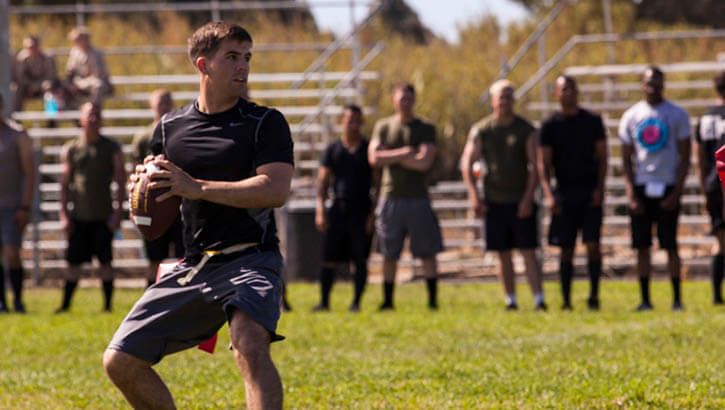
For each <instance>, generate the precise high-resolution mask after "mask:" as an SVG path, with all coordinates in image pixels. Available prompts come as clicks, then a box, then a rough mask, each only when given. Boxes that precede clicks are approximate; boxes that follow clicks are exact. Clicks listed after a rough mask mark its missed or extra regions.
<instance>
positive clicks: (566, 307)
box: [561, 303, 574, 310]
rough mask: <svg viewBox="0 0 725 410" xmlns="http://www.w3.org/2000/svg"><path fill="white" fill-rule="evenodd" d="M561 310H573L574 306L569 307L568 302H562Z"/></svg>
mask: <svg viewBox="0 0 725 410" xmlns="http://www.w3.org/2000/svg"><path fill="white" fill-rule="evenodd" d="M561 310H574V308H573V307H571V304H570V303H564V304H563V305H561Z"/></svg>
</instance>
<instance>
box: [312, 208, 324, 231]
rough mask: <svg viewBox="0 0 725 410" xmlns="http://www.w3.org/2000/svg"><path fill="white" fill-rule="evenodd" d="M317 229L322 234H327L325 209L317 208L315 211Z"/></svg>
mask: <svg viewBox="0 0 725 410" xmlns="http://www.w3.org/2000/svg"><path fill="white" fill-rule="evenodd" d="M315 227H317V230H318V231H320V233H325V232H327V215H325V210H324V209H320V208H317V210H316V211H315Z"/></svg>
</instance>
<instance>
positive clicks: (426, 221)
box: [368, 84, 443, 310]
mask: <svg viewBox="0 0 725 410" xmlns="http://www.w3.org/2000/svg"><path fill="white" fill-rule="evenodd" d="M414 105H415V89H414V88H413V86H412V85H410V84H400V85H397V86H396V87H395V88H394V90H393V107H394V109H395V115H393V116H391V117H388V118H384V119H381V120H379V121H378V122H377V123H376V124H375V128H374V130H373V137H372V141H371V142H370V145H369V147H368V160H369V161H370V165H372V166H373V167H378V168H382V170H383V177H382V182H381V189H380V201H379V203H378V206H377V209H376V210H375V216H376V218H375V231H376V233H377V236H378V242H377V248H378V249H377V250H378V252H380V253H382V254H383V290H384V293H383V296H384V299H383V304H382V305H381V306H380V310H389V309H393V288H394V284H395V274H396V271H397V268H398V259H399V258H400V253H401V251H402V249H403V241H404V240H405V237H406V236H409V237H410V252H411V253H412V254H413V256H414V257H416V258H420V259H421V261H422V262H423V274H424V275H425V277H426V282H427V288H428V307H429V308H430V309H437V308H438V302H437V296H436V293H437V282H436V277H437V276H438V266H437V262H436V254H437V253H438V252H440V251H442V250H443V240H442V238H441V233H440V227H439V226H438V218H437V217H436V215H435V213H434V212H433V209H432V207H431V204H430V199H429V197H428V186H427V184H426V175H427V173H428V171H429V170H430V168H431V167H432V166H433V160H434V159H435V155H436V147H435V137H436V132H435V127H433V125H431V124H429V123H427V122H425V121H423V120H421V119H420V118H417V117H416V116H415V115H414V114H413V106H414Z"/></svg>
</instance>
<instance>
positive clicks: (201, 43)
mask: <svg viewBox="0 0 725 410" xmlns="http://www.w3.org/2000/svg"><path fill="white" fill-rule="evenodd" d="M227 39H231V40H236V41H239V42H240V43H243V42H245V41H248V42H250V43H251V42H252V36H251V35H249V32H247V30H245V29H244V28H243V27H242V26H240V25H238V24H229V23H225V22H223V21H214V22H211V23H207V24H204V25H203V26H201V27H199V28H198V29H197V30H196V31H195V32H194V34H192V35H191V37H189V40H188V50H189V58H190V59H191V62H192V63H193V64H195V65H196V59H197V58H199V57H200V56H204V57H211V56H213V55H214V53H216V51H217V50H218V49H219V45H220V44H221V43H222V41H224V40H227Z"/></svg>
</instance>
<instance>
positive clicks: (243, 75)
mask: <svg viewBox="0 0 725 410" xmlns="http://www.w3.org/2000/svg"><path fill="white" fill-rule="evenodd" d="M251 59H252V43H250V42H248V41H244V42H239V41H236V40H224V41H223V42H222V44H221V45H220V46H219V49H218V50H217V51H216V53H215V54H214V55H213V56H212V57H210V58H207V59H206V62H205V66H204V68H203V69H202V73H204V74H206V75H207V76H208V77H209V81H210V84H211V86H212V88H213V89H214V90H215V91H217V92H218V93H220V94H229V95H234V96H236V97H241V96H242V95H243V94H244V93H245V90H246V89H247V78H248V77H249V68H250V61H251Z"/></svg>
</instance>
